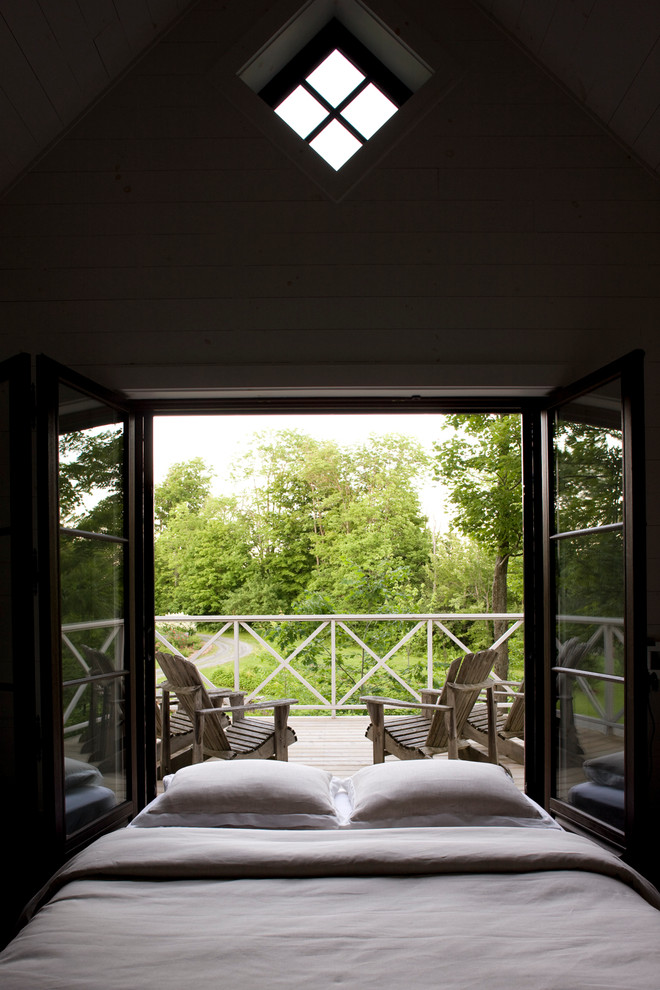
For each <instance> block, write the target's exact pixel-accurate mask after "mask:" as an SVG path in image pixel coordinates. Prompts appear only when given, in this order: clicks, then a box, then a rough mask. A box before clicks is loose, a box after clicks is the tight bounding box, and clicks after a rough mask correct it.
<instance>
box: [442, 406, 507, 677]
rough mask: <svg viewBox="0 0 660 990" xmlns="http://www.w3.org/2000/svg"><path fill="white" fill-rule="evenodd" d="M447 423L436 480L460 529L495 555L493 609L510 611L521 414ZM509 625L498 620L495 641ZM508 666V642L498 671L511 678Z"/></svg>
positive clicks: (468, 417)
mask: <svg viewBox="0 0 660 990" xmlns="http://www.w3.org/2000/svg"><path fill="white" fill-rule="evenodd" d="M447 423H448V425H449V426H451V427H453V428H454V430H455V431H456V432H455V435H454V436H453V437H452V438H451V439H450V440H447V441H445V442H442V443H436V444H435V445H434V448H435V454H436V459H435V463H436V479H437V480H439V481H441V482H442V483H443V484H444V485H446V487H447V489H448V491H449V500H450V502H451V503H452V504H453V505H454V506H455V509H456V512H455V513H454V516H453V524H454V525H455V526H456V528H457V530H458V531H459V532H460V533H463V534H464V535H466V536H470V537H471V538H472V539H473V540H474V541H475V542H476V543H477V544H479V545H480V546H482V547H483V548H484V549H486V550H487V551H488V552H490V553H491V554H492V557H493V582H492V595H491V604H492V609H493V612H495V613H501V612H507V611H508V584H507V572H508V568H509V562H510V560H511V559H512V558H513V557H517V556H519V555H520V554H522V474H521V429H520V417H519V416H514V415H501V414H496V413H485V414H481V413H473V414H468V415H464V414H461V415H454V416H448V417H447ZM506 626H507V623H506V621H504V620H495V621H494V635H495V639H497V638H498V637H499V636H501V635H502V634H503V633H504V631H505V629H506ZM508 667H509V660H508V648H507V645H506V643H504V644H503V645H502V646H501V647H500V650H499V656H498V660H497V662H496V666H495V670H496V672H497V673H498V674H499V675H500V676H501V677H505V678H506V677H507V675H508Z"/></svg>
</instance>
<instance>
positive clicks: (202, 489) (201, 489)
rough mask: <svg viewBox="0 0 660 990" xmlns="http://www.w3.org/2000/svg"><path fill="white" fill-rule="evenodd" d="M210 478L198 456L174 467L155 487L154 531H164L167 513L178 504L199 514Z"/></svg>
mask: <svg viewBox="0 0 660 990" xmlns="http://www.w3.org/2000/svg"><path fill="white" fill-rule="evenodd" d="M212 479H213V471H212V470H211V469H210V468H209V466H208V465H207V464H206V463H205V462H204V461H203V459H202V458H201V457H193V458H192V459H191V460H189V461H180V462H179V463H178V464H173V465H172V467H171V468H170V469H169V471H168V472H167V475H166V476H165V478H164V480H163V481H162V482H161V483H160V484H159V485H156V488H155V492H154V506H155V509H154V514H155V518H156V530H157V531H160V530H162V529H164V527H165V526H166V525H167V521H168V519H169V517H170V514H171V513H172V512H173V511H174V509H176V508H177V506H179V505H184V506H185V507H186V508H187V509H188V511H189V512H190V513H191V514H192V515H199V513H200V512H201V510H202V507H203V505H204V503H205V502H206V499H207V498H208V497H209V495H210V492H211V481H212Z"/></svg>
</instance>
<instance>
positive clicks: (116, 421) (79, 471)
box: [57, 384, 129, 837]
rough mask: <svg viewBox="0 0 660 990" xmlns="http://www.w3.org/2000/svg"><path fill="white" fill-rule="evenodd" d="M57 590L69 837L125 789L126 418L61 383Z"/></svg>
mask: <svg viewBox="0 0 660 990" xmlns="http://www.w3.org/2000/svg"><path fill="white" fill-rule="evenodd" d="M58 423H59V428H58V466H57V481H58V503H59V592H60V625H61V671H60V675H61V699H62V702H61V703H62V711H61V719H62V731H63V753H64V802H65V830H66V835H67V837H70V836H71V835H72V834H74V833H75V832H77V831H78V830H79V829H81V828H83V827H85V826H87V825H89V824H90V823H91V822H93V821H94V820H96V819H98V818H100V817H101V816H103V815H105V814H106V813H108V812H110V811H112V810H113V809H114V808H115V807H116V806H117V805H118V804H120V803H121V802H122V801H125V800H126V799H127V798H128V797H129V786H128V763H127V752H128V748H127V730H128V720H127V709H126V704H127V697H128V684H129V670H128V664H127V662H126V659H125V657H126V643H125V631H126V630H125V621H124V614H125V606H126V595H125V582H126V576H127V559H126V554H127V548H128V540H127V538H126V513H125V503H126V497H125V496H126V492H125V477H126V470H125V460H126V442H125V440H126V423H125V419H124V415H123V413H122V412H121V411H120V410H116V409H114V408H112V407H111V406H109V405H107V404H106V403H104V402H102V401H99V400H97V399H95V398H92V397H90V396H89V395H88V394H86V393H84V392H81V391H78V390H77V389H75V388H73V387H71V386H70V385H64V384H60V386H59V415H58Z"/></svg>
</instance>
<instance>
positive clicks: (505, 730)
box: [464, 674, 525, 763]
mask: <svg viewBox="0 0 660 990" xmlns="http://www.w3.org/2000/svg"><path fill="white" fill-rule="evenodd" d="M491 679H492V680H493V697H494V698H495V709H496V713H495V732H496V733H497V749H498V752H499V753H500V754H501V755H502V756H507V757H508V758H509V759H510V760H514V761H515V762H516V763H524V762H525V742H524V738H525V691H524V685H523V682H522V681H503V680H500V679H499V678H498V677H496V676H495V674H491ZM488 731H489V730H488V706H487V705H486V704H485V703H483V704H476V705H475V706H474V708H473V709H472V711H471V712H470V714H469V716H468V719H467V722H466V723H465V728H464V733H465V735H466V737H467V738H468V739H472V740H473V741H474V742H478V743H481V744H482V745H484V746H488V744H489V739H488Z"/></svg>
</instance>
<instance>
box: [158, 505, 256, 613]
mask: <svg viewBox="0 0 660 990" xmlns="http://www.w3.org/2000/svg"><path fill="white" fill-rule="evenodd" d="M154 561H155V590H156V611H157V612H159V613H161V614H163V613H167V612H184V613H186V614H188V615H210V614H223V613H224V612H225V611H226V610H227V608H226V602H227V599H228V598H230V597H231V595H232V594H234V593H235V592H236V590H237V589H238V588H240V586H241V585H242V583H243V582H244V581H245V578H246V574H247V573H248V568H249V563H250V546H249V540H248V532H247V528H246V526H245V523H244V520H243V519H242V517H241V516H240V514H239V513H237V512H236V503H235V500H234V499H232V498H213V497H211V498H208V499H207V500H206V502H205V503H204V505H203V506H202V508H201V510H200V511H199V512H193V511H192V510H191V509H190V508H189V507H188V505H186V504H185V503H180V504H179V505H177V506H176V507H175V508H174V509H172V510H171V512H170V513H169V516H168V522H167V525H166V527H165V528H164V529H163V530H162V531H161V533H160V534H159V535H158V538H157V539H156V541H155V545H154Z"/></svg>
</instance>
